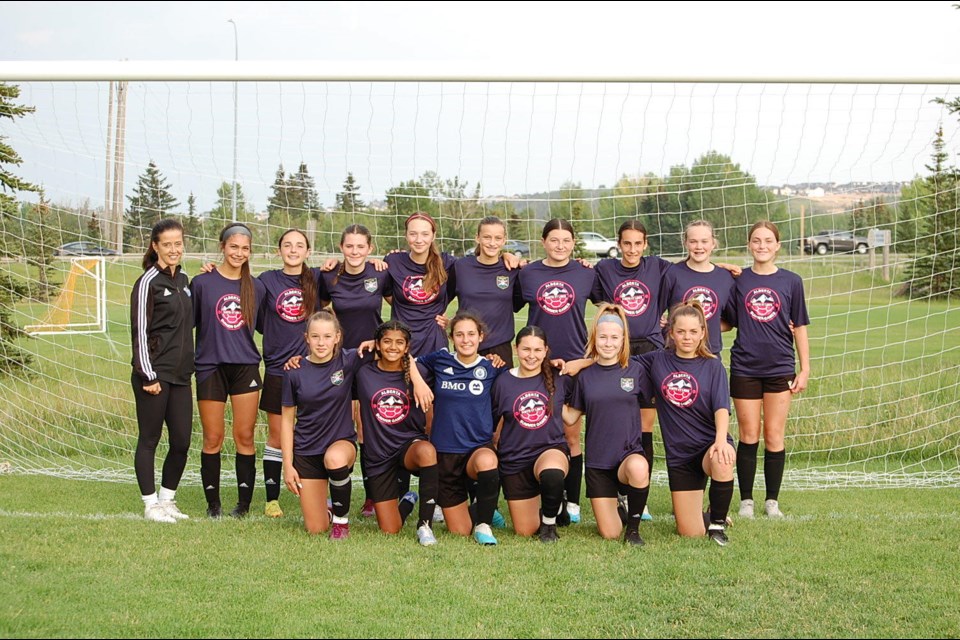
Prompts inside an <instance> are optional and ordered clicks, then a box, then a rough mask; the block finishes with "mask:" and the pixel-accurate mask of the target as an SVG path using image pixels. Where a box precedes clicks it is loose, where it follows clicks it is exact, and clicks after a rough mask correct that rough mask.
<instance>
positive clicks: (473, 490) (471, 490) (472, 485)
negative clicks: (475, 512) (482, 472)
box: [467, 478, 477, 504]
mask: <svg viewBox="0 0 960 640" xmlns="http://www.w3.org/2000/svg"><path fill="white" fill-rule="evenodd" d="M476 501H477V481H476V480H471V479H470V478H467V502H469V503H470V504H474V503H475V502H476Z"/></svg>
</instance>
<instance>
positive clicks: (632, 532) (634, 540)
mask: <svg viewBox="0 0 960 640" xmlns="http://www.w3.org/2000/svg"><path fill="white" fill-rule="evenodd" d="M623 541H624V543H626V544H630V545H633V546H635V547H642V546H643V545H645V544H646V543H645V542H644V541H643V538H641V537H640V532H639V531H637V530H636V529H627V530H626V531H624V533H623Z"/></svg>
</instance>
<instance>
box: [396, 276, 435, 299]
mask: <svg viewBox="0 0 960 640" xmlns="http://www.w3.org/2000/svg"><path fill="white" fill-rule="evenodd" d="M439 291H440V288H439V287H438V288H437V290H436V291H425V290H424V288H423V276H407V277H406V278H404V279H403V297H404V298H406V299H407V300H409V301H410V302H412V303H413V304H430V303H431V302H433V301H434V300H436V299H437V293H438V292H439Z"/></svg>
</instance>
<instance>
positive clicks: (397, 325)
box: [373, 320, 413, 393]
mask: <svg viewBox="0 0 960 640" xmlns="http://www.w3.org/2000/svg"><path fill="white" fill-rule="evenodd" d="M387 331H399V332H400V333H402V334H403V337H404V338H406V340H407V353H406V357H404V358H401V359H400V362H401V366H402V368H403V382H404V384H406V385H407V392H408V393H409V392H410V388H411V385H412V381H411V380H410V343H411V342H412V341H413V333H412V332H411V331H410V327H408V326H407V325H405V324H403V323H402V322H400V321H399V320H387V321H386V322H384V323H383V324H381V325H380V326H379V327H377V330H376V332H374V334H373V343H374V347H373V353H374V355H376V357H377V359H378V360H379V359H381V358H383V354H382V353H380V340H382V339H383V337H384V336H385V335H387Z"/></svg>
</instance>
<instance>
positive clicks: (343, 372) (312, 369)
mask: <svg viewBox="0 0 960 640" xmlns="http://www.w3.org/2000/svg"><path fill="white" fill-rule="evenodd" d="M363 364H364V360H362V359H361V358H360V357H359V356H358V355H357V352H356V351H355V350H353V349H341V350H340V353H338V354H337V355H336V356H334V357H333V358H332V359H331V360H330V361H329V362H325V363H323V364H315V363H313V362H310V361H309V360H308V359H306V358H304V359H303V360H301V361H300V368H299V369H291V370H289V371H284V372H283V395H282V398H283V400H282V403H283V406H285V407H296V408H297V422H296V424H295V425H294V427H293V452H294V453H295V454H296V455H298V456H319V455H323V454H324V453H325V452H326V450H327V449H328V448H329V447H330V445H331V444H333V443H334V442H336V441H337V440H350V441H351V442H356V440H357V431H356V429H355V428H354V426H353V402H352V399H353V378H354V376H355V375H356V372H357V370H358V369H359V368H360V367H361V366H363Z"/></svg>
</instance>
